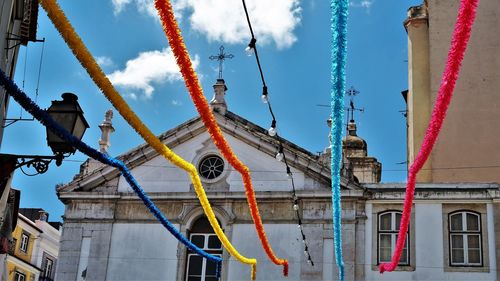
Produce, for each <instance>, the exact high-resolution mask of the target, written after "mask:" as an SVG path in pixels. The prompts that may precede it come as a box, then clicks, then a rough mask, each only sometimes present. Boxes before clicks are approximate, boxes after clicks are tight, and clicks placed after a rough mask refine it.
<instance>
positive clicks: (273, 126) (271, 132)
mask: <svg viewBox="0 0 500 281" xmlns="http://www.w3.org/2000/svg"><path fill="white" fill-rule="evenodd" d="M267 133H268V134H269V135H270V136H271V137H274V136H276V133H278V132H277V131H276V120H273V121H272V122H271V128H269V130H267Z"/></svg>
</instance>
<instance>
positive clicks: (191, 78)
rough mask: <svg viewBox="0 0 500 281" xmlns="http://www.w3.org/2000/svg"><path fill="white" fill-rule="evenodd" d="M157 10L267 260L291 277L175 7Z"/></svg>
mask: <svg viewBox="0 0 500 281" xmlns="http://www.w3.org/2000/svg"><path fill="white" fill-rule="evenodd" d="M155 7H156V9H157V10H158V13H159V15H160V19H161V22H162V25H163V30H164V31H165V33H166V35H167V38H168V42H169V44H170V47H171V48H172V52H173V53H174V55H175V58H176V60H177V64H178V65H179V68H180V70H181V73H182V76H183V77H184V81H185V83H186V87H187V88H188V91H189V94H190V95H191V99H192V100H193V103H194V105H195V106H196V109H197V110H198V113H199V114H200V117H201V119H202V120H203V123H204V124H205V126H206V127H207V129H208V132H209V133H210V136H211V137H212V140H213V141H214V143H215V145H216V146H217V148H218V149H219V150H220V152H221V153H222V155H223V156H224V158H225V159H226V160H227V161H228V162H229V163H230V164H231V166H233V167H234V169H236V170H237V171H238V172H239V173H240V174H241V176H242V178H243V184H244V186H245V194H246V196H247V199H248V205H249V207H250V213H251V215H252V219H253V221H254V223H255V228H256V229H257V234H258V235H259V238H260V241H261V243H262V246H263V247H264V250H265V252H266V254H267V256H268V257H269V258H270V259H271V260H272V261H273V263H275V264H277V265H283V275H285V276H288V261H287V260H286V259H280V258H278V257H276V255H275V254H274V252H273V250H272V248H271V246H270V245H269V241H268V240H267V237H266V233H265V231H264V227H263V225H262V219H261V217H260V214H259V209H258V207H257V200H256V198H255V191H254V189H253V186H252V180H251V178H250V171H249V169H248V167H246V166H245V165H244V164H243V163H242V162H241V161H240V160H239V159H238V158H237V157H236V155H234V153H233V151H232V149H231V147H230V146H229V144H228V143H227V141H226V139H225V138H224V136H223V134H222V131H221V130H220V128H219V126H218V125H217V122H216V120H215V117H214V115H213V113H212V111H211V110H210V107H209V105H208V102H207V100H206V99H205V96H204V95H203V90H202V89H201V86H200V84H199V81H198V78H197V76H196V73H195V72H194V70H193V67H192V64H191V59H190V57H189V54H188V52H187V49H186V46H185V45H184V42H183V39H182V36H181V33H180V30H179V27H178V25H177V22H176V20H175V17H174V13H173V10H172V6H171V4H170V2H169V1H168V0H155Z"/></svg>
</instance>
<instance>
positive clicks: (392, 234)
mask: <svg viewBox="0 0 500 281" xmlns="http://www.w3.org/2000/svg"><path fill="white" fill-rule="evenodd" d="M400 224H401V212H400V211H386V212H383V213H380V214H379V215H378V228H377V234H378V239H377V241H378V247H377V250H378V260H377V262H378V263H379V264H380V263H383V262H390V261H391V258H392V253H393V252H394V249H395V248H396V241H397V240H398V233H399V225H400ZM408 231H409V229H408ZM408 233H409V232H407V233H406V241H405V246H404V249H403V253H402V254H401V258H400V259H399V265H409V264H410V258H409V254H408V240H409V239H410V236H409V235H408Z"/></svg>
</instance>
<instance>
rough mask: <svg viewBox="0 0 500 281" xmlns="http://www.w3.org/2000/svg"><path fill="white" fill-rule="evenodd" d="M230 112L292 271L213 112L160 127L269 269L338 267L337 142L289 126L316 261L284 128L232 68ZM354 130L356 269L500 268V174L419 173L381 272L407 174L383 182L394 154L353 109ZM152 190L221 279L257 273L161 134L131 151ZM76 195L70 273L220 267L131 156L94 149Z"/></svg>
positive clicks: (460, 272) (454, 276)
mask: <svg viewBox="0 0 500 281" xmlns="http://www.w3.org/2000/svg"><path fill="white" fill-rule="evenodd" d="M214 88H215V93H216V94H215V98H214V99H213V100H212V103H211V104H212V107H213V109H214V113H215V116H216V120H217V122H218V124H219V126H220V127H221V129H222V131H223V133H224V135H225V136H226V138H227V140H228V142H229V144H230V145H231V146H232V148H233V149H234V151H235V153H236V154H237V155H238V157H239V158H240V159H241V160H242V161H243V162H244V163H245V164H246V165H248V167H249V168H250V171H251V172H252V179H253V183H254V188H255V190H256V195H257V200H258V203H259V210H260V213H261V216H262V220H263V222H264V227H265V230H266V233H267V236H268V238H269V241H270V243H271V245H272V247H273V249H274V251H275V253H276V255H277V256H279V257H283V258H286V259H288V260H289V264H290V272H289V277H286V278H285V277H283V276H282V272H281V268H280V267H279V266H276V265H274V264H272V263H271V262H270V261H269V260H268V258H267V256H266V255H265V253H264V251H263V249H262V247H261V246H260V241H259V240H258V237H257V235H256V231H255V229H254V225H253V223H252V219H251V217H250V213H249V209H248V205H247V201H246V197H245V192H244V187H243V184H242V181H241V177H240V175H239V174H238V173H237V172H236V171H235V170H234V169H233V168H232V167H230V166H229V165H228V163H227V162H226V161H225V160H224V159H223V158H222V156H221V155H220V154H219V152H218V150H217V148H216V147H215V145H214V144H213V142H212V140H211V139H210V136H209V134H208V133H207V131H206V129H205V127H204V125H203V122H202V121H201V120H200V118H194V119H191V120H188V121H186V122H185V123H183V124H181V125H179V126H177V127H176V128H173V129H171V130H169V131H167V132H165V133H163V134H162V135H160V138H161V140H162V142H163V143H165V144H166V145H167V146H169V147H170V148H172V149H173V150H174V151H175V152H176V153H177V154H179V155H180V156H182V157H183V158H184V159H187V160H189V161H191V163H193V164H194V165H195V166H196V167H197V168H198V170H199V174H200V176H201V178H202V181H203V185H204V187H205V189H206V191H207V194H208V198H209V200H210V202H211V204H212V206H213V208H214V211H215V213H216V216H217V219H218V220H219V221H220V223H221V226H222V228H223V229H224V231H225V233H226V235H227V236H228V238H229V239H230V241H231V242H232V243H233V245H234V246H235V247H236V248H237V249H238V250H239V251H240V252H241V253H242V254H243V255H245V256H247V257H255V258H257V259H258V267H257V280H337V279H338V275H337V274H338V273H337V267H336V265H335V259H334V253H333V252H334V251H333V231H332V211H331V210H332V208H331V187H330V185H331V178H330V168H329V156H330V155H329V150H328V149H326V150H325V152H324V153H323V154H322V155H316V154H313V153H310V152H308V151H307V150H305V149H303V148H301V147H299V146H298V145H296V144H293V143H291V142H289V141H287V140H285V139H282V143H283V148H284V153H285V154H286V156H287V159H288V164H289V166H290V167H291V169H292V173H293V176H294V181H295V186H296V189H297V193H296V194H297V197H298V200H299V207H300V215H301V219H302V228H303V230H304V233H305V235H306V237H307V245H308V250H309V253H310V255H311V259H312V261H313V264H310V263H308V262H307V258H306V256H305V255H304V245H303V243H302V237H301V234H300V231H299V229H298V224H297V218H296V216H295V212H294V210H293V197H292V192H291V185H290V179H289V178H288V176H287V174H286V172H285V171H286V170H285V164H284V163H282V162H280V161H278V160H276V158H275V155H276V152H277V151H276V147H277V146H276V139H275V138H273V137H270V136H269V135H268V134H267V130H265V129H264V128H261V127H259V126H257V125H256V124H253V123H252V122H250V121H248V120H246V119H244V118H243V117H241V116H238V115H236V114H234V113H232V112H230V111H228V110H227V105H226V104H225V101H224V95H225V90H226V89H227V88H226V86H225V84H224V82H223V80H222V81H220V80H219V81H217V83H216V84H215V85H214ZM110 116H111V115H110V113H107V116H106V120H105V122H104V123H103V124H101V126H100V127H101V130H102V131H103V139H101V140H100V142H99V144H100V145H101V150H102V151H105V150H106V148H107V146H109V133H110V131H111V130H112V124H111V118H110ZM348 129H349V133H348V135H347V137H346V138H345V139H344V142H343V147H344V155H345V159H344V166H343V170H342V180H341V188H342V224H343V225H342V234H343V244H342V246H343V252H344V260H345V267H346V280H498V276H497V274H498V271H497V268H498V267H497V261H500V259H499V258H498V257H497V250H496V249H497V247H496V243H499V242H500V204H499V203H498V202H500V201H499V199H500V193H499V186H498V184H419V185H417V190H416V196H415V199H416V200H415V204H414V207H413V213H412V220H411V225H410V229H409V232H408V234H407V235H408V237H407V244H406V247H405V251H404V252H403V256H402V258H401V261H400V266H399V267H398V269H397V270H396V271H395V272H390V273H384V274H383V275H381V274H379V272H378V268H377V266H378V264H380V263H381V262H387V261H389V260H390V258H391V254H392V251H393V249H394V245H395V241H396V237H397V231H398V227H399V220H400V218H401V211H402V203H403V200H404V191H405V189H404V188H405V185H404V184H389V183H384V184H382V183H379V181H380V173H381V164H380V163H379V162H377V160H376V159H375V158H373V157H369V156H368V153H367V143H366V142H365V141H364V140H363V139H361V138H360V137H358V136H357V135H356V124H355V122H354V120H351V122H350V123H349V126H348ZM119 158H120V159H122V160H123V161H124V162H125V163H126V164H127V166H129V168H130V169H131V171H132V174H133V175H134V176H135V177H136V178H137V180H138V182H139V183H140V184H141V186H142V187H143V188H144V189H145V191H146V192H147V193H148V195H149V196H150V197H151V198H152V199H153V201H154V202H155V203H156V204H157V205H158V206H159V208H160V209H161V211H162V212H163V213H164V214H165V215H166V217H167V218H169V219H170V220H171V221H172V222H173V223H174V224H175V226H176V227H177V228H178V229H180V231H181V232H182V233H183V234H184V235H185V236H186V237H188V238H189V239H190V240H191V241H193V242H194V243H196V244H197V245H198V246H200V247H202V248H204V249H205V250H207V251H208V252H210V253H212V254H215V255H220V256H222V257H223V260H224V261H223V265H222V277H221V280H249V277H250V269H249V267H248V266H246V265H243V264H241V263H239V262H237V261H236V260H235V259H233V258H231V257H230V256H229V255H228V253H227V252H226V251H225V250H223V249H222V247H221V245H220V242H218V240H217V237H216V236H215V234H214V233H213V230H212V229H211V228H210V226H209V224H208V222H207V220H206V219H205V217H204V214H203V211H202V208H201V207H200V204H199V201H198V199H197V198H196V196H195V193H194V191H193V187H192V186H191V182H190V180H189V178H188V175H187V174H186V173H184V172H183V171H181V170H180V169H178V168H176V167H175V166H173V165H172V164H170V163H168V162H167V161H166V160H165V159H164V158H163V157H161V156H159V155H158V154H157V153H156V152H155V151H154V150H153V149H152V148H151V147H149V146H148V145H147V144H143V145H140V146H138V147H136V148H133V149H132V150H130V151H128V152H126V153H124V154H122V155H121V156H120V157H119ZM57 192H58V196H59V198H60V200H61V201H62V202H64V204H65V205H66V210H65V214H64V226H63V232H62V237H61V246H60V247H61V248H60V249H61V250H60V254H59V257H60V259H59V264H58V267H57V274H56V280H75V281H76V280H186V281H190V280H200V281H202V280H215V278H214V267H213V265H212V264H210V262H207V261H206V260H204V259H202V258H199V257H198V256H196V255H194V254H192V253H191V252H189V251H187V250H186V248H185V247H184V246H183V245H182V244H180V243H179V242H178V241H177V240H175V239H174V238H173V237H172V236H171V235H170V234H169V233H168V232H167V231H166V230H165V229H164V228H163V227H162V226H161V225H160V224H159V223H158V222H157V221H156V220H155V219H154V218H153V216H152V215H151V214H150V213H149V212H148V210H147V209H146V207H145V206H144V205H143V204H142V202H141V201H140V200H139V199H138V198H137V197H136V195H135V194H134V193H133V192H132V190H131V189H130V187H129V186H128V185H127V183H126V182H125V180H124V179H123V178H122V177H121V175H120V174H119V172H118V170H116V169H115V168H112V167H108V166H103V165H101V164H99V163H96V162H95V161H93V160H88V161H87V162H85V163H84V164H83V165H82V167H81V170H80V173H79V174H78V175H76V176H75V178H74V180H73V181H72V182H70V183H68V184H65V185H62V186H59V187H58V188H57Z"/></svg>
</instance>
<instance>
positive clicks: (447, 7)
mask: <svg viewBox="0 0 500 281" xmlns="http://www.w3.org/2000/svg"><path fill="white" fill-rule="evenodd" d="M459 3H460V1H459V0H425V1H424V3H423V4H422V5H420V6H416V7H411V8H410V9H409V10H408V18H407V20H406V21H405V23H404V26H405V28H406V30H407V32H408V87H409V89H408V97H407V106H408V115H407V116H408V161H409V164H410V165H411V163H412V162H413V160H414V159H415V156H416V155H417V153H418V150H419V148H420V146H421V144H422V140H423V136H424V134H425V131H426V128H427V125H428V122H429V119H430V115H431V110H432V107H433V104H434V100H435V99H436V96H437V92H438V89H439V86H440V82H441V76H442V73H443V70H444V66H445V62H446V57H447V53H448V49H449V46H450V41H451V34H452V33H453V26H454V23H455V21H456V17H457V13H458V7H459ZM499 19H500V5H499V4H498V1H496V0H484V1H480V3H479V6H478V9H477V16H476V21H475V23H474V26H473V29H472V35H471V39H470V42H469V45H468V47H467V52H466V54H465V57H464V61H463V63H462V69H461V71H460V75H459V79H458V81H457V84H456V88H455V91H454V94H453V99H452V102H451V105H450V107H449V109H448V114H447V116H446V120H445V122H444V124H443V128H442V130H441V133H440V135H439V138H438V140H437V142H436V145H435V147H434V149H433V151H432V154H431V156H430V157H429V160H427V163H426V165H425V166H424V169H423V170H422V171H421V172H420V173H419V175H418V177H417V180H418V181H419V182H500V168H499V167H500V149H498V139H499V138H500V131H499V130H497V128H499V127H500V95H499V89H500V80H499V79H498V70H499V69H500V61H499V60H498V58H499V57H500V36H498V34H497V33H498V32H497V30H499V29H500V20H499Z"/></svg>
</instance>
